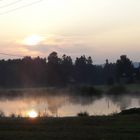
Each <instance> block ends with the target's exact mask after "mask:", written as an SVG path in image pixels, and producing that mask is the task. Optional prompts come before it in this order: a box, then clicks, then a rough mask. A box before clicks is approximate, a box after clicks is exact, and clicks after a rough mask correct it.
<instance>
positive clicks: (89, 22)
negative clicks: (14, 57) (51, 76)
mask: <svg viewBox="0 0 140 140" xmlns="http://www.w3.org/2000/svg"><path fill="white" fill-rule="evenodd" d="M15 1H16V0H6V1H0V31H1V32H0V52H3V53H11V54H19V55H32V56H37V55H40V56H43V57H44V56H45V57H47V56H48V54H49V53H50V52H51V51H57V52H58V53H59V54H63V53H66V54H68V55H71V56H72V57H73V58H75V56H79V55H83V54H86V55H91V56H92V57H93V60H94V62H95V63H104V60H105V59H106V58H109V59H110V61H115V60H116V59H117V58H118V57H119V56H120V55H121V54H127V55H128V56H129V57H130V58H131V59H132V60H133V61H140V57H139V53H140V47H139V46H140V27H139V25H140V8H139V5H140V1H139V0H117V1H116V0H43V1H41V2H39V3H37V4H34V5H32V6H29V7H26V8H22V9H19V10H16V11H13V12H9V13H7V14H3V13H5V12H7V11H10V10H12V9H15V8H18V7H21V6H23V5H27V4H30V3H33V2H36V1H37V0H28V1H26V0H21V1H20V2H18V3H17V4H13V5H10V6H5V5H7V4H9V3H13V2H15ZM0 58H9V56H2V55H0Z"/></svg>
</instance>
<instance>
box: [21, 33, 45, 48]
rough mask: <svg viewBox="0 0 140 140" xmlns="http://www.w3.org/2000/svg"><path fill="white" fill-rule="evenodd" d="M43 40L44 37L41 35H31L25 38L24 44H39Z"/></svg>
mask: <svg viewBox="0 0 140 140" xmlns="http://www.w3.org/2000/svg"><path fill="white" fill-rule="evenodd" d="M41 41H43V37H41V36H40V35H30V36H28V37H26V38H25V39H24V40H23V44H25V45H29V46H34V45H38V44H39V43H40V42H41Z"/></svg>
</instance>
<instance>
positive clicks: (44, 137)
mask: <svg viewBox="0 0 140 140" xmlns="http://www.w3.org/2000/svg"><path fill="white" fill-rule="evenodd" d="M139 120H140V116H139V115H129V116H127V115H122V116H102V117H71V118H46V119H43V118H40V119H39V118H38V119H34V120H31V119H9V118H3V119H0V139H1V140H18V139H19V140H26V139H28V140H132V139H133V140H139V139H140V121H139Z"/></svg>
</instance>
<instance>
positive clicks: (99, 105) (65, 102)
mask: <svg viewBox="0 0 140 140" xmlns="http://www.w3.org/2000/svg"><path fill="white" fill-rule="evenodd" d="M132 107H140V95H138V94H123V95H116V94H115V95H114V94H111V95H104V94H102V95H92V96H91V95H90V96H86V95H85V96H83V95H79V94H76V93H71V92H68V91H65V90H62V91H61V90H49V91H48V90H40V89H39V90H36V89H34V90H25V91H22V90H17V91H16V90H6V91H5V90H3V91H1V92H0V110H1V111H3V112H4V113H5V115H6V116H9V115H11V114H16V115H20V116H24V117H25V116H27V115H28V114H27V113H28V112H29V111H30V110H35V111H37V112H38V113H39V114H40V116H60V117H62V116H75V115H77V114H78V113H79V112H84V111H87V112H88V113H89V114H90V115H109V114H112V113H117V112H120V111H121V110H123V109H128V108H132Z"/></svg>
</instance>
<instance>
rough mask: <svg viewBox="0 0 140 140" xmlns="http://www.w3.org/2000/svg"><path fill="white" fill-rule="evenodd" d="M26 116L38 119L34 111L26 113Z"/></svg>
mask: <svg viewBox="0 0 140 140" xmlns="http://www.w3.org/2000/svg"><path fill="white" fill-rule="evenodd" d="M28 116H29V117H30V118H36V117H38V113H37V112H36V111H34V110H31V111H29V112H28Z"/></svg>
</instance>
